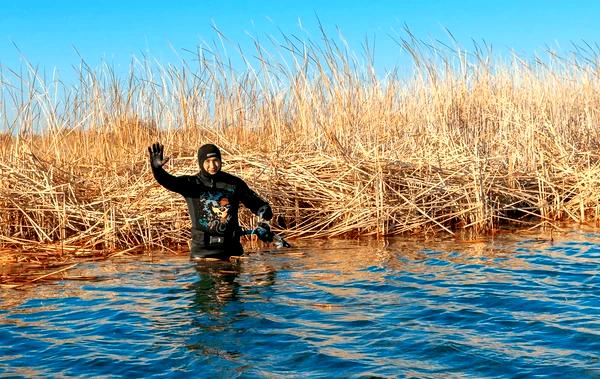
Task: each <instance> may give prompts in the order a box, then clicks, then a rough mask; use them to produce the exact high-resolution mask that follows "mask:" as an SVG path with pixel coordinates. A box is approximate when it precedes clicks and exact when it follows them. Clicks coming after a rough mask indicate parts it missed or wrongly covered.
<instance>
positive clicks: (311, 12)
mask: <svg viewBox="0 0 600 379" xmlns="http://www.w3.org/2000/svg"><path fill="white" fill-rule="evenodd" d="M599 19H600V1H588V0H571V1H562V0H546V1H541V0H523V1H516V0H501V1H496V0H487V1H483V0H482V1H473V0H460V1H452V0H446V1H444V0H439V1H434V0H430V1H427V0H420V1H419V0H396V1H391V0H364V1H357V0H344V1H339V0H323V1H316V0H305V1H302V0H295V1H287V0H279V1H273V0H263V1H258V0H257V1H249V0H238V1H234V0H231V1H227V0H220V1H219V0H211V1H203V0H197V1H153V0H145V1H138V0H131V1H126V0H120V1H116V0H88V1H77V0H71V1H67V0H53V1H51V0H47V1H39V0H38V1H12V0H0V66H2V67H4V68H7V67H8V68H12V69H15V68H18V67H22V65H23V62H25V61H26V62H28V63H29V64H31V65H33V66H36V67H38V68H40V69H41V70H42V71H44V72H46V73H48V72H52V71H55V72H58V73H59V76H60V77H61V78H62V79H64V80H68V79H69V77H71V76H75V69H74V67H76V66H78V64H79V62H80V61H81V59H84V60H85V61H86V63H88V64H89V65H91V66H92V67H93V66H96V65H98V64H100V63H101V62H107V63H108V64H110V65H111V66H113V67H114V68H115V71H116V72H117V73H118V74H120V73H125V72H127V68H128V67H129V65H130V62H131V60H132V57H137V58H140V57H143V56H146V57H150V58H152V59H155V60H156V61H158V62H160V63H161V64H169V63H176V62H177V61H178V59H180V58H183V59H187V56H190V54H191V53H189V51H195V50H196V49H197V48H198V47H199V46H204V45H206V44H209V45H210V44H211V43H213V42H215V41H218V35H217V33H216V32H215V29H214V28H215V27H216V28H217V29H218V30H219V31H220V32H221V33H222V34H223V35H224V36H225V37H227V40H228V41H229V43H230V47H229V49H230V50H235V48H234V46H236V45H239V46H240V47H241V48H242V49H243V50H244V51H253V49H252V43H253V38H258V39H259V40H261V41H268V39H269V36H280V35H281V33H283V34H285V35H287V36H291V35H293V36H295V37H297V38H300V39H307V38H308V39H311V40H319V38H320V37H319V27H318V25H319V22H320V24H321V25H322V26H323V28H324V29H325V31H326V32H327V34H328V35H330V36H332V37H336V36H337V35H338V31H339V33H341V35H343V38H344V39H345V40H346V41H347V42H348V44H349V46H350V49H352V50H353V51H361V44H362V43H363V42H364V41H365V40H369V41H371V43H372V44H373V43H374V49H375V53H374V55H375V65H376V67H377V69H378V70H382V71H385V70H388V69H390V68H391V67H394V66H397V65H405V64H407V55H406V53H405V52H403V51H402V49H401V48H400V46H399V45H398V43H397V42H395V41H397V40H399V39H401V38H406V36H407V35H406V32H405V31H404V28H405V26H406V27H408V29H409V30H410V31H411V32H412V34H413V35H415V36H416V37H417V38H419V39H422V40H425V41H433V40H440V41H443V42H446V43H447V42H451V38H450V37H449V34H448V31H449V32H451V34H452V35H453V36H454V39H455V40H456V41H457V42H458V43H459V44H460V46H462V47H463V48H465V49H467V50H469V49H470V47H472V46H473V41H476V42H477V43H478V44H481V43H483V42H485V43H486V44H487V45H489V46H492V47H493V51H494V52H495V53H497V54H505V53H506V52H509V51H514V52H516V53H517V54H519V55H520V56H533V55H535V54H539V53H543V52H544V51H546V50H547V49H548V48H551V49H552V50H557V51H565V52H568V51H571V50H572V48H573V47H572V46H573V44H577V45H581V44H583V43H588V44H590V45H594V44H595V43H597V42H598V40H599V39H600V27H598V26H597V25H598V20H599Z"/></svg>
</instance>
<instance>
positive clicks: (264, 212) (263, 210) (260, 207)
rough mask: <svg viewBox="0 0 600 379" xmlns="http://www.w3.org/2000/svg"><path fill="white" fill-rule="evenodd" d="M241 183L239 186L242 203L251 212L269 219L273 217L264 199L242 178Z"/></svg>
mask: <svg viewBox="0 0 600 379" xmlns="http://www.w3.org/2000/svg"><path fill="white" fill-rule="evenodd" d="M242 183H243V185H241V186H240V190H241V191H240V200H241V201H242V204H244V206H245V207H246V208H248V209H250V211H252V213H254V214H255V215H257V216H259V217H261V218H262V219H264V220H267V221H269V220H270V219H271V218H272V217H273V211H272V210H271V206H270V205H269V203H267V202H266V201H264V200H263V199H262V198H261V197H260V196H258V195H257V194H256V192H254V191H253V190H251V189H250V187H248V185H247V184H246V182H244V181H243V180H242Z"/></svg>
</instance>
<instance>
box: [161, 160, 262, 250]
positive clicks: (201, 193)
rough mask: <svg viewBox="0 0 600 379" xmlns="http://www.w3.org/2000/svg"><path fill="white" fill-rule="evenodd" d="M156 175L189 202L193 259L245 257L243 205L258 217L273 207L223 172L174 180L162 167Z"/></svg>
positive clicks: (185, 176)
mask: <svg viewBox="0 0 600 379" xmlns="http://www.w3.org/2000/svg"><path fill="white" fill-rule="evenodd" d="M152 173H153V174H154V178H156V181H157V182H158V183H159V184H161V185H162V186H163V187H165V188H166V189H168V190H170V191H173V192H177V193H179V194H181V195H182V196H183V197H184V198H185V200H186V202H187V206H188V212H189V215H190V219H191V221H192V246H191V252H190V253H191V257H192V258H202V257H208V256H219V257H225V256H231V255H241V254H242V253H243V248H242V245H241V243H240V233H241V229H240V225H239V221H238V209H239V206H240V203H242V204H244V206H246V207H247V208H248V209H250V210H251V211H252V213H254V214H257V212H258V211H259V209H261V208H262V207H269V205H268V203H267V202H266V201H264V200H263V199H261V198H260V197H259V196H258V195H257V194H256V193H255V192H254V191H252V190H251V189H250V188H249V187H248V185H247V184H246V183H245V182H244V181H243V180H242V179H240V178H238V177H237V176H234V175H231V174H228V173H225V172H222V171H219V172H218V173H217V174H215V175H208V174H206V173H204V172H200V173H198V174H197V175H183V176H174V175H171V174H169V173H168V172H166V171H165V170H164V169H163V168H162V167H160V168H154V167H153V168H152ZM263 209H264V208H263ZM269 213H270V208H269Z"/></svg>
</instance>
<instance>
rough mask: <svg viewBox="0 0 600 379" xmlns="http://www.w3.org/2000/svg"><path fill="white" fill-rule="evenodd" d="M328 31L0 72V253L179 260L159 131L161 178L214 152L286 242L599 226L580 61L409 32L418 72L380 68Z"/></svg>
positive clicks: (598, 167)
mask: <svg viewBox="0 0 600 379" xmlns="http://www.w3.org/2000/svg"><path fill="white" fill-rule="evenodd" d="M323 37H324V38H323V40H324V42H322V43H319V44H317V43H312V42H310V41H308V42H302V43H301V42H299V41H298V40H296V39H293V38H290V37H286V36H283V37H282V40H281V41H278V42H277V43H276V44H275V47H274V49H278V50H277V52H278V53H279V54H280V56H283V58H281V57H280V58H278V59H275V58H272V57H273V56H274V54H273V52H268V51H267V50H266V48H264V47H263V45H261V44H259V43H257V44H256V51H254V52H252V53H250V54H247V53H244V52H240V58H241V61H243V62H245V65H244V66H243V69H239V68H237V69H234V67H232V66H231V65H230V64H229V60H230V58H228V57H224V56H223V55H222V52H219V51H207V50H205V49H198V53H197V55H196V56H195V57H194V59H193V62H194V65H192V64H191V63H190V62H186V61H183V62H182V63H181V65H179V66H174V65H169V66H162V65H160V64H159V63H156V62H154V63H152V62H150V61H147V60H145V61H134V62H133V63H132V65H131V70H130V73H129V75H128V76H126V77H118V76H117V75H116V74H115V73H114V71H113V70H112V69H111V68H110V67H108V66H101V67H99V68H96V69H94V68H91V67H89V66H88V65H87V64H86V63H85V62H81V65H80V69H79V82H78V83H77V84H76V85H74V86H65V85H64V84H63V83H62V82H60V81H59V80H58V79H57V78H51V79H46V78H44V76H43V75H42V74H41V73H40V72H38V71H37V70H36V69H34V68H32V67H25V68H24V69H23V70H22V71H21V72H19V73H17V72H14V71H10V70H8V69H6V68H3V69H2V70H1V71H0V85H1V87H0V91H1V92H0V94H1V97H0V101H1V104H0V109H1V110H2V124H3V125H4V128H3V129H4V133H3V134H2V135H1V136H0V139H1V144H0V175H1V177H2V180H1V181H0V209H1V213H0V248H2V252H1V254H0V259H1V260H3V261H5V262H30V263H32V264H33V263H35V264H41V263H44V262H46V263H48V262H52V264H58V263H61V264H64V265H71V264H73V262H76V261H78V260H85V259H104V258H108V257H111V256H114V255H123V254H138V253H140V252H148V251H155V250H167V251H172V252H179V251H185V250H186V248H187V243H188V240H189V237H190V236H189V221H188V216H187V213H186V207H185V204H184V202H183V199H181V198H180V196H179V195H176V194H172V193H169V192H168V191H166V190H164V189H162V188H160V187H159V186H158V185H157V184H156V183H155V181H154V180H153V178H152V175H151V172H150V170H149V166H148V158H147V150H146V149H147V146H148V145H150V144H151V143H152V142H154V141H160V142H162V143H163V144H164V145H165V147H166V153H167V155H172V160H171V162H170V163H169V164H168V166H167V169H168V170H169V171H170V172H172V173H175V174H190V173H194V172H197V170H198V168H197V163H196V160H195V152H196V149H197V148H198V147H199V146H200V145H201V144H203V143H207V142H212V143H215V144H217V145H218V146H220V147H221V148H222V150H223V156H224V169H225V170H227V171H229V172H232V173H234V174H237V175H239V176H241V177H242V178H244V179H245V180H246V181H247V182H248V183H249V185H250V186H251V187H253V188H254V189H255V190H256V191H257V192H258V193H259V194H261V195H262V196H263V197H265V198H266V199H268V201H269V202H271V204H272V205H273V206H274V210H275V213H276V215H278V216H279V219H280V221H285V223H283V222H281V223H279V224H278V225H277V226H276V229H277V230H278V231H279V232H282V233H283V234H285V235H286V236H287V237H288V238H292V239H293V238H331V237H344V238H360V237H373V238H382V237H385V236H393V235H402V234H418V235H435V234H440V233H442V234H446V235H452V236H458V235H460V234H461V233H463V232H464V231H469V233H470V234H481V233H489V232H493V231H495V230H498V229H500V228H503V227H515V226H517V227H519V226H521V227H532V226H540V225H548V226H550V227H552V226H553V225H557V224H558V223H560V222H574V223H593V224H595V223H597V222H598V220H599V197H600V191H599V190H598V189H599V188H600V160H599V158H600V155H599V153H598V148H599V146H600V144H599V142H600V132H599V128H598V121H599V109H600V80H599V74H600V70H599V68H598V57H597V56H596V55H595V54H592V53H590V52H589V51H582V50H579V51H578V53H577V54H573V55H572V56H569V57H568V58H564V57H558V56H556V55H553V54H551V53H549V54H548V57H547V58H545V59H544V60H542V59H537V60H530V61H525V60H524V59H522V58H520V57H517V56H513V57H511V58H510V59H506V60H504V61H501V60H499V59H495V58H494V57H493V56H492V55H491V52H488V53H485V54H484V52H483V51H482V50H481V49H478V48H476V49H475V52H474V53H466V52H465V51H463V50H460V49H454V50H448V49H447V48H446V47H445V46H431V45H427V44H423V43H421V42H420V41H418V40H417V39H416V38H414V37H413V36H412V35H410V34H408V37H407V38H406V39H404V40H399V45H400V46H401V47H402V48H403V49H404V51H405V52H408V53H409V54H411V55H412V57H413V61H414V71H413V72H412V73H411V74H410V75H405V74H401V73H400V72H401V71H402V70H399V69H395V70H391V71H389V72H387V73H384V74H383V75H381V74H379V75H378V74H376V72H375V69H374V64H373V62H372V61H370V59H369V56H370V54H369V53H368V52H366V53H365V54H364V56H362V57H361V56H359V57H356V54H354V53H352V52H349V51H348V50H347V49H345V48H340V47H339V44H338V43H336V41H334V40H332V39H330V38H327V36H325V35H324V36H323ZM241 220H242V223H243V225H244V226H245V227H251V225H252V223H253V222H255V220H254V219H253V218H252V217H251V215H250V214H249V213H248V212H243V214H242V219H241Z"/></svg>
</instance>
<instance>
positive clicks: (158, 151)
mask: <svg viewBox="0 0 600 379" xmlns="http://www.w3.org/2000/svg"><path fill="white" fill-rule="evenodd" d="M164 150H165V148H164V146H163V145H161V144H160V143H158V142H156V143H153V144H152V146H150V147H148V153H149V154H150V165H151V166H152V168H161V167H162V166H164V165H165V163H167V162H168V161H169V157H167V158H164V157H163V153H164Z"/></svg>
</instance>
